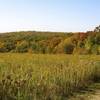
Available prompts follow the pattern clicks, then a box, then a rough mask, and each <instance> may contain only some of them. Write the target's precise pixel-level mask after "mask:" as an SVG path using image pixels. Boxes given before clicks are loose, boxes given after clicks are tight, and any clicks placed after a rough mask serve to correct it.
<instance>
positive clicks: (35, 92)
mask: <svg viewBox="0 0 100 100" xmlns="http://www.w3.org/2000/svg"><path fill="white" fill-rule="evenodd" d="M98 78H100V56H96V55H85V56H79V55H48V54H46V55H42V54H9V53H8V54H0V100H65V99H66V98H67V97H68V96H69V95H70V94H72V93H73V92H74V91H75V90H78V89H81V88H84V87H86V86H87V84H88V83H90V81H92V80H97V79H98Z"/></svg>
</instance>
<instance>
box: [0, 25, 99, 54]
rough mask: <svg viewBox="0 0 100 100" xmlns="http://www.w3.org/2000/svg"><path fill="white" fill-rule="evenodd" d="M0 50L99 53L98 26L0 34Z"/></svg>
mask: <svg viewBox="0 0 100 100" xmlns="http://www.w3.org/2000/svg"><path fill="white" fill-rule="evenodd" d="M0 52H1V53H6V52H12V53H26V52H29V53H36V54H38V53H42V54H100V26H98V27H96V28H95V29H94V31H88V32H78V33H63V32H36V31H27V32H24V31H23V32H10V33H1V34H0Z"/></svg>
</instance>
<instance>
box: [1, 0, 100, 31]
mask: <svg viewBox="0 0 100 100" xmlns="http://www.w3.org/2000/svg"><path fill="white" fill-rule="evenodd" d="M99 24H100V0H0V32H9V31H27V30H35V31H63V32H78V31H87V30H92V29H93V28H94V27H95V26H97V25H99Z"/></svg>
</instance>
